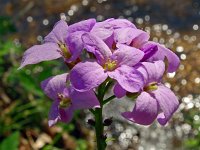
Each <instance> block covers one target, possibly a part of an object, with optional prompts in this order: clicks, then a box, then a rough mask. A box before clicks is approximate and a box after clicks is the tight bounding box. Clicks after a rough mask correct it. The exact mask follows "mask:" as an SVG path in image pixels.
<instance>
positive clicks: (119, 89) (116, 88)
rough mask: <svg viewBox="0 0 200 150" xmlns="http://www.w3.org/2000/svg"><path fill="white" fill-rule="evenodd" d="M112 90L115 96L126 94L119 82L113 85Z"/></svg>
mask: <svg viewBox="0 0 200 150" xmlns="http://www.w3.org/2000/svg"><path fill="white" fill-rule="evenodd" d="M113 92H114V94H115V96H116V97H117V98H122V97H124V96H125V95H126V90H124V89H123V88H122V87H121V85H119V83H116V84H115V85H114V89H113Z"/></svg>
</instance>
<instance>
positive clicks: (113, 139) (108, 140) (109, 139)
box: [106, 137, 115, 143]
mask: <svg viewBox="0 0 200 150" xmlns="http://www.w3.org/2000/svg"><path fill="white" fill-rule="evenodd" d="M110 141H115V138H112V137H110V138H107V139H106V143H107V142H110Z"/></svg>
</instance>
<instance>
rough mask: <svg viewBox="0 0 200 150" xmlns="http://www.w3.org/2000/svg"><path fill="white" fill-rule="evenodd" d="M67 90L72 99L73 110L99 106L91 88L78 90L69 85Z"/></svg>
mask: <svg viewBox="0 0 200 150" xmlns="http://www.w3.org/2000/svg"><path fill="white" fill-rule="evenodd" d="M69 92H70V98H71V99H72V107H73V110H77V109H89V108H99V107H100V104H99V101H98V99H97V97H96V95H95V93H94V92H93V90H89V91H86V92H78V91H76V90H75V89H74V88H72V87H70V89H69Z"/></svg>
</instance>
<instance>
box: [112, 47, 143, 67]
mask: <svg viewBox="0 0 200 150" xmlns="http://www.w3.org/2000/svg"><path fill="white" fill-rule="evenodd" d="M117 48H118V49H117V50H116V51H115V52H114V53H113V55H112V57H111V58H112V59H114V60H117V63H118V65H119V66H121V65H127V66H134V65H136V64H137V63H138V62H139V61H140V60H141V59H142V58H143V56H144V53H143V52H142V51H141V50H138V49H136V48H134V47H130V46H127V45H124V44H117Z"/></svg>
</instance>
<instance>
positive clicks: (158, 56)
mask: <svg viewBox="0 0 200 150" xmlns="http://www.w3.org/2000/svg"><path fill="white" fill-rule="evenodd" d="M150 43H152V44H155V45H157V46H158V51H157V52H156V53H155V54H154V55H153V56H152V57H151V58H150V60H163V61H164V59H165V57H167V60H168V72H174V71H176V70H177V69H178V67H179V64H180V59H179V58H178V56H177V55H176V54H175V53H173V52H172V51H171V50H169V49H167V48H166V47H164V46H162V45H160V44H158V43H155V42H150Z"/></svg>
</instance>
